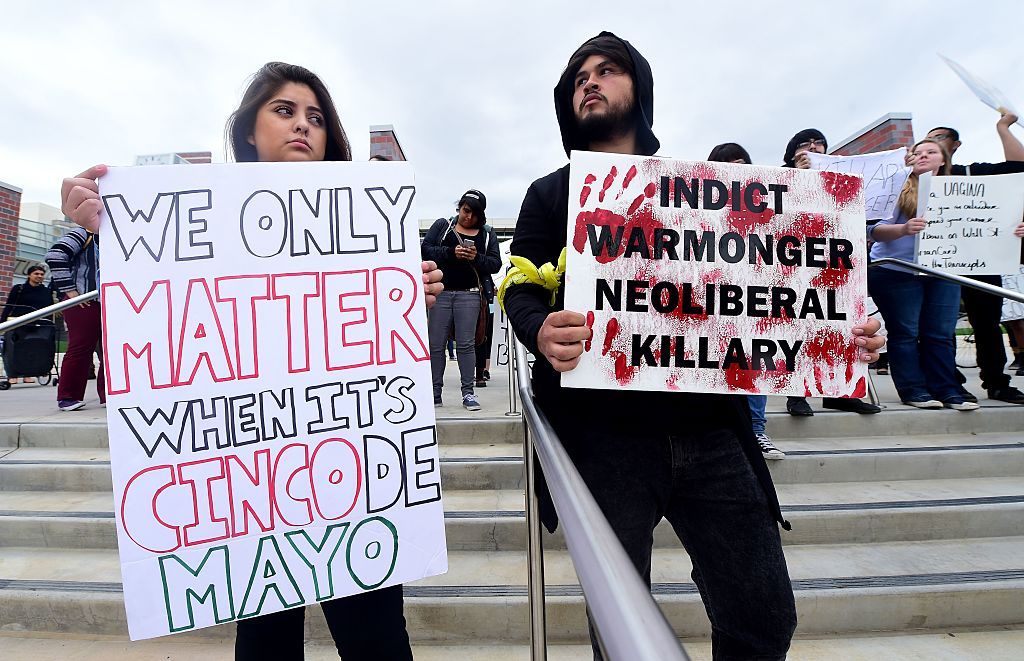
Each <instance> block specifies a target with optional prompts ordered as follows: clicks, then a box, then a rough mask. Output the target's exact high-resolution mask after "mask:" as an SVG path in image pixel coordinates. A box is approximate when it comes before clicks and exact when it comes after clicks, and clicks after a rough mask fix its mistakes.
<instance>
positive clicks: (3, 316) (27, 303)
mask: <svg viewBox="0 0 1024 661" xmlns="http://www.w3.org/2000/svg"><path fill="white" fill-rule="evenodd" d="M45 278H46V267H45V266H43V265H42V264H35V265H33V266H30V267H29V269H28V271H27V272H26V273H25V282H23V283H21V284H17V285H14V286H13V287H11V291H9V292H7V301H6V302H5V303H4V309H3V312H0V324H2V323H3V322H5V321H7V320H8V319H13V318H15V317H21V316H23V315H26V314H28V313H30V312H35V311H36V310H42V309H43V308H45V307H47V306H50V305H53V292H52V291H51V290H50V288H49V287H47V286H46V285H44V284H43V279H45ZM4 345H5V348H4V354H3V355H4V370H5V371H6V372H7V376H8V381H9V382H10V383H17V382H18V378H19V377H12V376H11V362H10V359H11V353H10V352H12V351H14V346H13V343H11V342H9V338H8V340H5V342H4ZM34 382H35V379H34V378H32V377H30V376H26V377H25V383H34Z"/></svg>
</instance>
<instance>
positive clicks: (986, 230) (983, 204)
mask: <svg viewBox="0 0 1024 661" xmlns="http://www.w3.org/2000/svg"><path fill="white" fill-rule="evenodd" d="M929 180H930V181H931V185H930V188H929V189H928V198H927V199H928V209H927V211H926V213H925V216H924V218H925V220H926V221H927V223H928V226H927V227H926V228H925V229H924V230H923V231H922V232H921V233H920V234H918V240H917V263H918V264H921V265H922V266H928V267H931V268H934V269H939V270H941V271H945V272H946V273H954V274H957V275H1002V274H1011V273H1016V272H1017V267H1018V266H1019V264H1020V239H1018V238H1016V237H1015V236H1013V230H1014V228H1015V227H1017V225H1018V224H1020V222H1021V215H1022V213H1024V173H1021V174H1000V175H990V176H984V177H965V176H957V177H930V178H929V177H922V179H921V182H922V183H921V186H922V188H923V187H924V186H925V185H926V183H925V182H927V181H929Z"/></svg>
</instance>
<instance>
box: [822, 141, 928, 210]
mask: <svg viewBox="0 0 1024 661" xmlns="http://www.w3.org/2000/svg"><path fill="white" fill-rule="evenodd" d="M906 153H907V150H906V149H904V148H903V147H899V148H898V149H891V150H889V151H880V152H875V153H873V154H860V155H857V156H830V155H828V154H816V153H814V152H808V153H807V156H808V157H809V158H810V159H811V169H813V170H823V171H828V172H843V173H846V174H857V175H860V176H861V177H863V179H864V215H865V217H866V218H867V219H868V220H884V219H887V218H892V217H893V216H894V215H895V213H896V202H897V201H898V200H899V197H900V191H901V190H903V184H904V183H905V182H906V181H907V177H908V176H909V175H910V170H911V169H910V168H908V167H907V166H906V165H905V164H904V156H905V155H906Z"/></svg>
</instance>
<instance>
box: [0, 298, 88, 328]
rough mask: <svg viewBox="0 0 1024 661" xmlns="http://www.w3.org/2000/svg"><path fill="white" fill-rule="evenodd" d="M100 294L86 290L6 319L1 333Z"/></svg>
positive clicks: (0, 325)
mask: <svg viewBox="0 0 1024 661" xmlns="http://www.w3.org/2000/svg"><path fill="white" fill-rule="evenodd" d="M99 295H100V293H99V292H98V291H91V292H86V293H85V294H79V295H78V296H75V297H74V298H69V299H67V300H65V301H61V302H60V303H54V304H53V305H47V306H46V307H45V308H40V309H38V310H33V311H32V312H29V313H28V314H23V315H21V316H20V317H17V318H16V319H11V320H9V321H5V322H4V323H2V324H0V334H3V333H6V332H7V331H9V330H14V329H15V328H18V327H20V326H24V325H25V324H31V323H32V322H33V321H38V320H40V319H42V318H43V317H49V316H50V315H51V314H56V313H57V312H60V311H61V310H66V309H68V308H70V307H73V306H75V305H81V304H82V303H88V302H89V301H91V300H93V299H94V298H96V297H97V296H99Z"/></svg>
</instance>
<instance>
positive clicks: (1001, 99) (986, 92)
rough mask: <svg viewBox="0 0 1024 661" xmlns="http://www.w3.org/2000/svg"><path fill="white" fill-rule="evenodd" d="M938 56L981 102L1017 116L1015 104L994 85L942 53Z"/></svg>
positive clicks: (1018, 121)
mask: <svg viewBox="0 0 1024 661" xmlns="http://www.w3.org/2000/svg"><path fill="white" fill-rule="evenodd" d="M938 56H939V57H941V58H942V61H943V62H945V63H946V64H947V65H949V68H950V69H952V70H953V72H954V73H956V75H957V76H959V77H960V80H962V81H964V84H965V85H967V88H968V89H970V90H971V91H972V92H974V95H975V96H976V97H978V100H979V101H981V102H982V103H984V104H985V105H986V106H988V107H989V108H992V109H993V110H999V111H1003V110H1008V111H1009V112H1012V113H1013V114H1014V115H1017V111H1016V110H1015V109H1014V106H1013V104H1012V103H1010V100H1009V99H1008V98H1007V97H1006V95H1005V94H1003V93H1002V92H1001V91H999V89H997V88H996V87H995V86H994V85H992V84H990V83H988V82H986V81H984V80H982V79H981V78H978V77H977V76H975V75H974V74H972V73H971V72H970V71H968V70H967V69H965V68H963V67H962V66H961V65H960V64H958V63H956V62H954V61H953V60H951V59H949V58H948V57H946V56H945V55H943V54H942V53H938ZM1018 116H1019V115H1018ZM1017 123H1018V124H1019V123H1020V120H1019V119H1018V120H1017Z"/></svg>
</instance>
